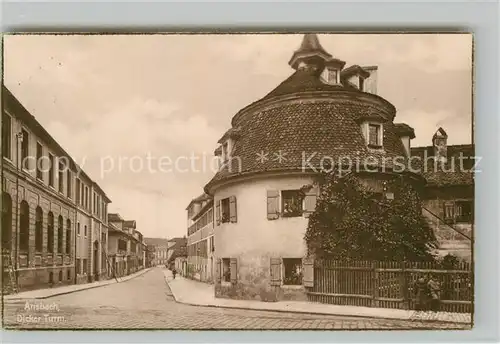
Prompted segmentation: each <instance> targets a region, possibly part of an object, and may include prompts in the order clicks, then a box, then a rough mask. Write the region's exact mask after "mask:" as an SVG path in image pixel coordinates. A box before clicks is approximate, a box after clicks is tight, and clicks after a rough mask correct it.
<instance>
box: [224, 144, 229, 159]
mask: <svg viewBox="0 0 500 344" xmlns="http://www.w3.org/2000/svg"><path fill="white" fill-rule="evenodd" d="M228 148H229V144H228V143H227V141H226V142H224V144H223V145H222V161H223V162H227V161H228V160H229V151H228Z"/></svg>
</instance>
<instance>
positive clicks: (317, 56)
mask: <svg viewBox="0 0 500 344" xmlns="http://www.w3.org/2000/svg"><path fill="white" fill-rule="evenodd" d="M289 65H290V66H291V67H292V68H293V69H294V72H293V74H292V75H291V76H290V77H289V78H288V79H286V80H285V81H283V82H282V83H281V84H280V85H278V86H277V87H276V88H275V89H274V90H272V91H271V92H270V93H269V94H268V95H266V96H265V97H264V98H262V99H260V100H258V101H255V102H254V103H252V104H250V105H248V106H247V107H245V108H243V109H242V110H240V111H239V112H238V113H237V114H236V115H235V116H234V117H233V119H232V121H231V128H230V129H229V130H228V131H227V132H226V133H225V134H224V135H223V136H222V137H221V138H220V140H219V141H218V147H217V149H216V150H215V155H216V156H218V157H219V161H220V169H219V171H218V172H217V173H216V174H215V176H214V177H213V178H212V180H211V181H210V182H209V183H208V184H207V185H206V186H205V188H204V191H205V193H204V194H203V195H202V196H200V197H197V198H195V199H194V200H193V201H191V202H190V204H189V205H188V208H187V213H188V258H187V260H188V264H189V265H191V266H194V273H193V274H192V275H193V278H196V279H200V280H203V278H202V276H203V274H202V273H203V272H204V271H210V272H211V276H212V277H213V281H214V282H215V296H216V297H228V298H235V299H251V300H262V301H276V300H306V299H307V295H306V288H305V286H304V285H303V275H304V273H303V267H304V264H303V259H304V258H306V257H307V247H306V243H305V240H304V234H305V232H306V229H307V225H308V217H309V215H310V214H311V213H312V212H314V210H315V208H316V199H317V196H318V192H319V190H318V188H317V186H315V180H316V177H317V176H318V174H319V172H321V171H322V170H325V169H328V168H329V167H332V166H334V165H336V166H342V167H343V168H350V170H351V171H352V170H355V172H356V173H357V175H358V177H359V181H360V182H361V184H362V185H364V187H366V188H367V189H368V190H369V191H370V192H373V193H374V195H375V194H376V196H377V197H378V196H380V197H387V198H388V197H391V196H390V195H391V192H390V190H386V188H385V186H384V185H386V183H385V182H386V181H389V180H391V179H393V178H398V179H400V180H403V181H404V182H405V183H407V184H408V185H412V186H415V187H414V188H411V189H412V190H414V192H418V191H416V190H424V193H425V196H424V197H423V205H424V208H425V209H424V211H433V210H432V209H434V212H436V214H435V216H437V217H438V218H440V219H441V218H445V217H446V216H447V215H446V214H447V213H446V212H448V213H449V214H454V215H450V216H448V217H449V220H446V221H448V223H447V224H446V225H447V226H448V227H447V229H448V230H449V231H451V232H453V233H457V228H456V227H453V225H454V224H455V222H456V221H470V218H471V213H472V209H471V206H470V204H471V203H470V202H471V200H472V198H471V197H472V194H471V190H472V189H473V180H472V177H471V176H472V173H471V172H470V171H469V172H463V173H464V174H468V176H467V177H464V178H462V179H461V180H456V181H451V182H450V183H445V182H444V180H443V179H441V177H440V178H439V181H437V183H435V184H433V183H432V182H431V183H429V184H427V181H428V180H432V179H433V178H436V177H437V174H438V173H439V172H434V171H431V172H429V173H428V174H422V173H418V172H414V171H412V170H411V169H410V170H404V171H403V172H401V171H398V169H397V168H396V166H395V165H394V164H391V162H395V161H399V162H403V165H404V166H403V167H405V166H408V164H410V163H411V161H412V159H411V157H412V156H414V155H418V153H419V152H420V151H422V150H424V149H426V148H415V149H414V148H412V147H411V140H412V139H413V138H414V137H415V133H414V130H413V128H411V127H410V126H408V125H407V124H404V123H396V122H395V121H394V119H395V117H396V109H395V107H394V106H393V105H392V104H391V103H389V102H388V101H387V100H385V99H384V98H382V97H380V96H378V95H377V78H378V69H377V67H375V66H369V67H361V66H357V65H353V66H350V67H348V68H344V66H345V61H342V60H340V59H338V58H336V57H333V56H332V55H331V54H329V53H328V52H327V51H326V50H325V49H324V48H323V47H322V46H321V44H320V43H319V40H318V37H317V36H316V35H315V34H306V35H305V36H304V39H303V41H302V44H301V46H300V48H299V49H298V50H297V51H295V52H294V53H293V54H292V57H291V59H290V61H289ZM443 133H444V130H442V129H440V130H438V132H437V133H436V135H435V137H434V138H433V143H432V146H431V147H429V148H428V150H431V151H433V157H432V159H437V160H440V159H441V160H442V158H441V157H440V156H441V155H442V153H443V152H444V151H445V149H443V140H442V139H440V138H438V137H439V136H440V135H443ZM445 143H446V142H444V145H446V144H445ZM472 150H473V149H472ZM449 151H450V152H451V151H453V148H452V147H450V149H449ZM346 161H347V162H346ZM367 161H370V162H369V166H368V165H367V164H366V162H367ZM356 162H365V165H362V164H361V165H358V166H355V164H356ZM328 163H329V165H328ZM365 166H368V167H366V169H363V168H364V167H365ZM360 167H361V168H360ZM356 168H357V170H356ZM374 168H375V169H374ZM459 179H460V178H459ZM456 187H458V190H457V192H456V193H455V194H452V193H450V190H451V189H457V188H456ZM433 188H434V189H433ZM443 193H444V194H445V196H443ZM460 197H462V198H464V200H462V201H465V200H467V202H468V203H467V204H468V205H465V204H466V203H464V202H463V203H460V202H458V201H456V202H455V201H454V202H453V203H454V204H453V206H448V208H446V206H444V203H443V202H444V201H453V199H454V198H460ZM459 203H460V204H459ZM446 204H447V203H446ZM452 208H453V211H452V210H449V209H452ZM436 209H437V210H436ZM438 210H439V211H438ZM204 214H209V215H207V216H208V217H209V218H210V219H208V220H206V221H205V220H203V221H201V220H200V219H201V218H202V217H201V216H202V215H204ZM457 214H461V215H464V214H467V216H462V217H460V216H457ZM424 215H425V214H424ZM446 221H445V222H446ZM450 221H452V222H453V223H452V222H450ZM464 226H465V227H467V226H469V227H471V225H470V223H468V224H464ZM433 228H434V230H435V231H436V230H440V228H442V227H441V226H436V225H434V226H433ZM449 231H448V232H449ZM466 235H467V234H466ZM211 238H213V241H211ZM454 238H455V237H454ZM440 244H443V241H441V242H440ZM441 248H444V250H442V251H446V250H447V249H448V248H449V247H441ZM448 252H449V251H448ZM468 252H469V253H470V246H469V251H468ZM212 261H213V263H212ZM212 264H213V265H212ZM208 276H210V275H208ZM205 280H210V278H205Z"/></svg>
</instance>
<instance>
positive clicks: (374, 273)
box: [371, 261, 379, 307]
mask: <svg viewBox="0 0 500 344" xmlns="http://www.w3.org/2000/svg"><path fill="white" fill-rule="evenodd" d="M372 278H373V283H372V285H373V290H372V304H371V306H372V307H378V306H379V304H378V282H379V281H378V270H377V262H376V261H372Z"/></svg>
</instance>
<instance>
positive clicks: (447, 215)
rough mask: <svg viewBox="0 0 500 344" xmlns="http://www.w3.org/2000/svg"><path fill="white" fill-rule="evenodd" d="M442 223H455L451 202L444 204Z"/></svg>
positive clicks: (453, 208)
mask: <svg viewBox="0 0 500 344" xmlns="http://www.w3.org/2000/svg"><path fill="white" fill-rule="evenodd" d="M444 221H445V222H446V223H451V222H454V221H455V204H454V203H453V202H445V204H444Z"/></svg>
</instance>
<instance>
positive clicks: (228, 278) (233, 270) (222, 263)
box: [216, 258, 303, 286]
mask: <svg viewBox="0 0 500 344" xmlns="http://www.w3.org/2000/svg"><path fill="white" fill-rule="evenodd" d="M302 270H303V268H302V259H301V258H271V259H270V284H271V285H273V286H280V285H302V278H303V273H302ZM216 277H217V279H218V281H222V282H225V283H233V284H235V283H237V282H238V260H237V259H236V258H222V259H218V260H217V266H216Z"/></svg>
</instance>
